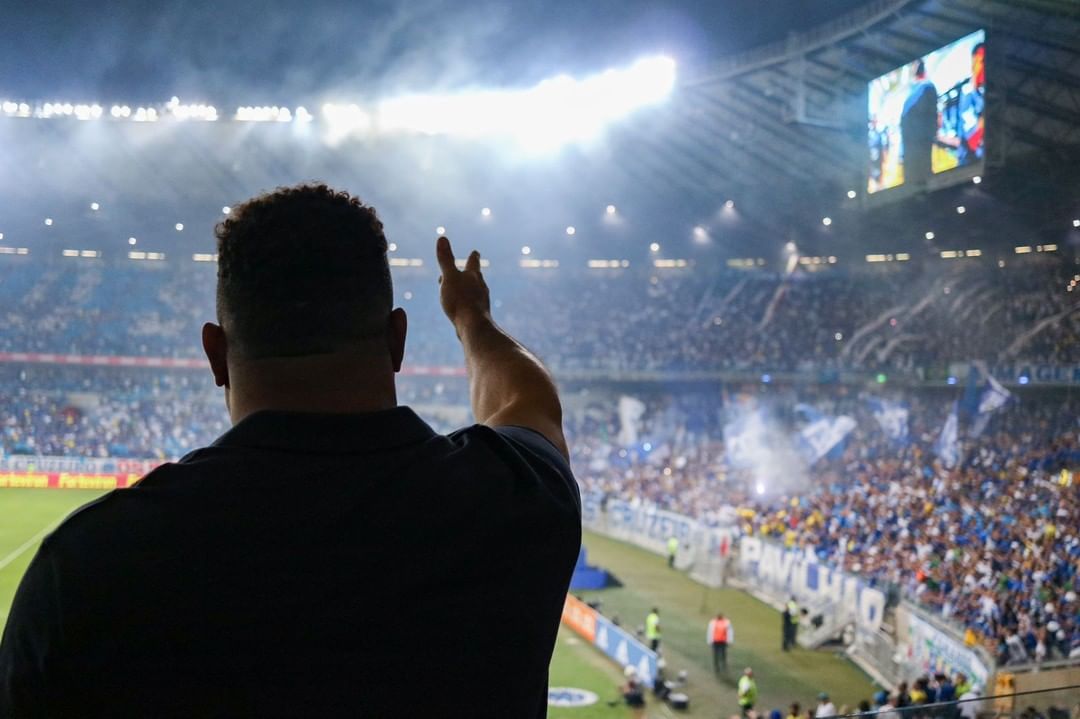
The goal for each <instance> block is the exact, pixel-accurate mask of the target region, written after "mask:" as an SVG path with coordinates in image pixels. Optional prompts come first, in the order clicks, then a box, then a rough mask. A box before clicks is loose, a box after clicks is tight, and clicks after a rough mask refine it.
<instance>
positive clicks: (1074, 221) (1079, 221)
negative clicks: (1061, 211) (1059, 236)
mask: <svg viewBox="0 0 1080 719" xmlns="http://www.w3.org/2000/svg"><path fill="white" fill-rule="evenodd" d="M1073 227H1080V219H1078V220H1073Z"/></svg>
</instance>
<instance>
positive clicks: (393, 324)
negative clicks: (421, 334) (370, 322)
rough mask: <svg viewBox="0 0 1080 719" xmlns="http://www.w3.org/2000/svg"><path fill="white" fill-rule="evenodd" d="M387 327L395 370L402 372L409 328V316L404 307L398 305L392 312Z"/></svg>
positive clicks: (387, 336) (391, 358) (387, 338)
mask: <svg viewBox="0 0 1080 719" xmlns="http://www.w3.org/2000/svg"><path fill="white" fill-rule="evenodd" d="M386 329H387V332H386V340H387V342H388V343H389V349H390V361H391V362H392V363H393V365H394V371H395V372H400V371H401V363H402V362H403V361H404V360H405V335H406V334H407V332H408V329H409V318H408V316H406V314H405V310H404V309H402V308H401V307H398V308H396V309H395V310H394V311H393V312H391V313H390V322H389V326H388V327H387V328H386Z"/></svg>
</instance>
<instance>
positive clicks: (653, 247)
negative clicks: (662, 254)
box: [649, 242, 660, 252]
mask: <svg viewBox="0 0 1080 719" xmlns="http://www.w3.org/2000/svg"><path fill="white" fill-rule="evenodd" d="M649 251H650V252H659V251H660V243H659V242H654V243H652V244H651V245H649Z"/></svg>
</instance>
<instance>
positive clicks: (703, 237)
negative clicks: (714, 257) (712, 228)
mask: <svg viewBox="0 0 1080 719" xmlns="http://www.w3.org/2000/svg"><path fill="white" fill-rule="evenodd" d="M694 241H696V242H698V243H704V242H708V241H709V231H708V230H706V229H705V228H704V227H702V226H701V225H698V226H697V227H695V228H694Z"/></svg>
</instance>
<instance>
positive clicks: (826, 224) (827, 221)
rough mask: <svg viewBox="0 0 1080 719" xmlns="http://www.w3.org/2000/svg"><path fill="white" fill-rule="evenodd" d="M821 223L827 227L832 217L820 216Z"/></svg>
mask: <svg viewBox="0 0 1080 719" xmlns="http://www.w3.org/2000/svg"><path fill="white" fill-rule="evenodd" d="M821 224H823V225H825V226H826V227H828V226H829V225H831V224H832V218H831V217H822V218H821Z"/></svg>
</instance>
